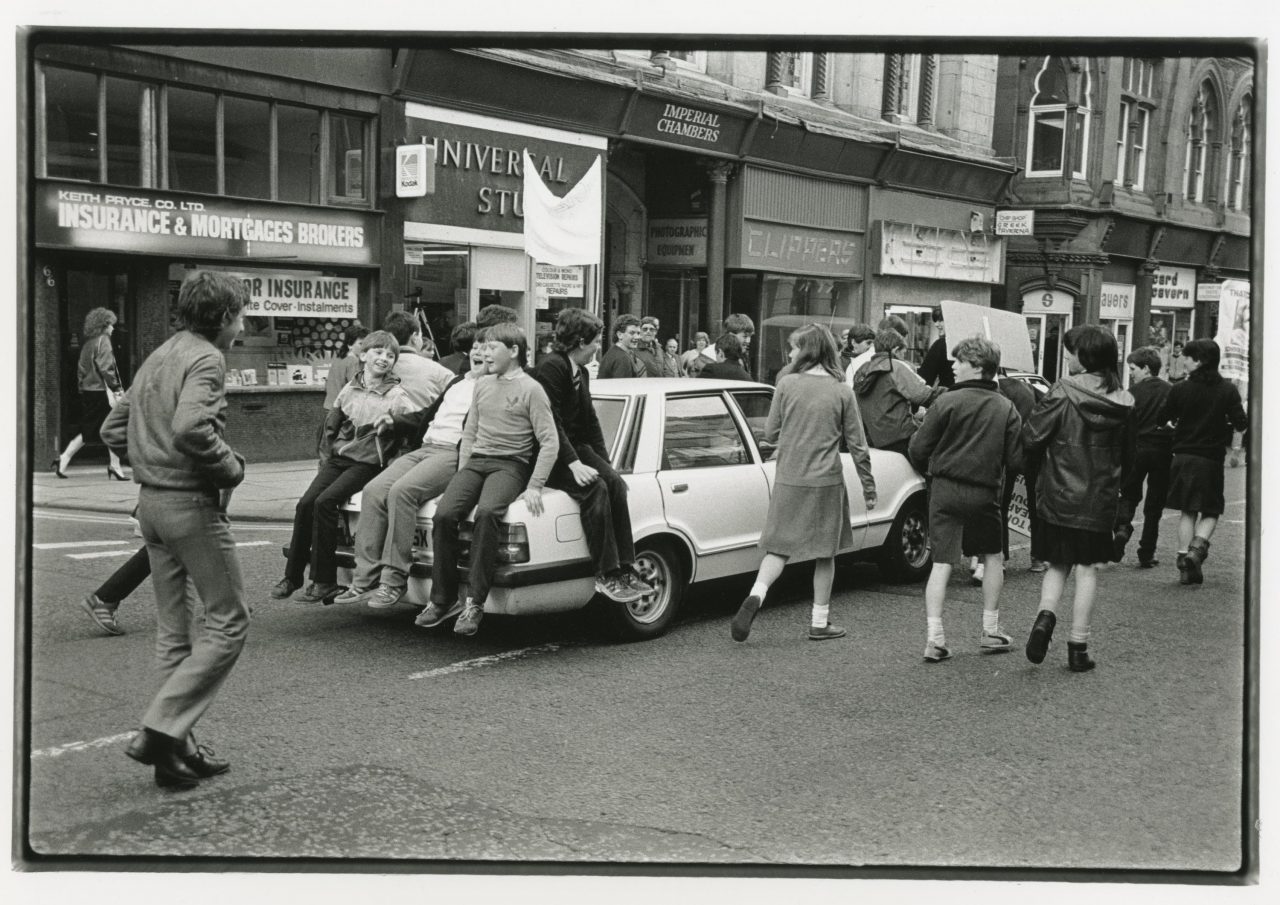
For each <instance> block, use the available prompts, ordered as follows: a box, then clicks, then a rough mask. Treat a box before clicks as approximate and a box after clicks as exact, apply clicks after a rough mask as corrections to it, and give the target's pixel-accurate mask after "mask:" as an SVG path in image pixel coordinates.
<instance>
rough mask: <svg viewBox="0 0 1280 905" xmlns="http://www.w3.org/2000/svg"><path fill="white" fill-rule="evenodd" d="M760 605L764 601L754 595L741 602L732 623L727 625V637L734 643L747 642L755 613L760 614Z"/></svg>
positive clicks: (754, 619)
mask: <svg viewBox="0 0 1280 905" xmlns="http://www.w3.org/2000/svg"><path fill="white" fill-rule="evenodd" d="M762 603H764V601H763V600H762V599H761V598H759V597H757V596H756V595H755V594H752V595H751V596H750V597H748V598H747V599H746V600H744V601H742V606H740V607H738V612H737V613H736V614H734V617H733V621H732V622H731V623H729V636H730V637H731V638H733V640H734V641H746V640H747V636H748V635H750V634H751V623H753V622H755V621H756V613H758V612H760V605H761V604H762Z"/></svg>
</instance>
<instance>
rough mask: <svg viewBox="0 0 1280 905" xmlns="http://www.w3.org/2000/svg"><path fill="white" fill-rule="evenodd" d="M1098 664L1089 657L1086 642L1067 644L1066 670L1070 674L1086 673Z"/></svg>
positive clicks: (1070, 642)
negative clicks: (1068, 670) (1070, 672)
mask: <svg viewBox="0 0 1280 905" xmlns="http://www.w3.org/2000/svg"><path fill="white" fill-rule="evenodd" d="M1097 665H1098V664H1097V663H1095V662H1094V660H1093V657H1090V656H1089V643H1088V642H1087V641H1068V642H1067V668H1068V669H1070V670H1071V671H1072V672H1088V671H1089V670H1091V669H1093V668H1094V667H1095V666H1097Z"/></svg>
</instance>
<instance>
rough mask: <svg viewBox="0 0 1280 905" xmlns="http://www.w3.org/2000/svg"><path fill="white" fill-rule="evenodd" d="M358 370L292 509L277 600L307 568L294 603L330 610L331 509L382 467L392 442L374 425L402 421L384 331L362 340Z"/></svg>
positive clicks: (333, 580) (334, 514)
mask: <svg viewBox="0 0 1280 905" xmlns="http://www.w3.org/2000/svg"><path fill="white" fill-rule="evenodd" d="M362 354H363V355H364V368H363V370H361V371H360V372H358V373H357V374H356V376H355V377H353V378H352V379H351V382H350V383H349V384H347V385H346V386H345V387H343V388H342V391H341V392H340V393H338V398H337V399H335V400H334V403H333V408H332V409H330V410H329V415H328V417H327V418H325V423H324V436H323V438H322V439H321V441H320V468H319V470H318V471H317V472H316V476H315V479H314V480H312V482H311V486H310V487H308V488H307V489H306V491H305V492H304V493H303V494H302V498H301V499H299V500H298V505H297V507H296V509H295V510H294V518H293V537H292V539H291V540H290V541H289V559H288V562H287V563H286V565H285V573H284V578H282V579H280V581H279V582H277V583H276V586H275V587H274V588H272V589H271V596H272V597H273V598H275V599H276V600H283V599H284V598H286V597H289V596H290V595H292V594H293V592H294V591H296V590H298V588H300V587H302V573H303V570H304V569H305V568H306V567H307V563H308V561H309V562H310V563H311V584H310V585H308V586H307V588H306V590H305V591H303V592H302V593H301V594H300V595H298V597H297V601H298V602H299V603H331V602H332V601H333V598H334V597H335V596H337V594H338V592H339V591H341V590H342V589H341V588H340V587H338V565H337V561H336V560H335V559H334V553H335V551H336V550H337V546H338V509H339V507H341V506H342V504H343V502H344V501H346V499H347V498H348V497H350V496H351V495H352V494H353V493H355V492H356V491H357V490H360V489H361V488H362V487H364V485H365V484H368V483H369V481H371V480H372V479H373V478H374V477H375V476H376V475H377V474H378V472H380V471H382V469H383V468H384V467H386V464H387V462H388V461H389V460H390V459H391V457H392V455H393V454H394V452H395V449H394V446H395V445H396V441H395V440H394V439H388V438H390V437H391V436H392V435H391V434H388V435H387V438H384V437H383V436H382V435H381V433H380V428H379V426H378V425H376V424H375V423H374V422H376V421H377V420H378V418H379V417H380V416H382V415H384V414H387V415H392V416H393V417H394V416H395V415H402V414H406V413H408V412H409V411H410V409H411V408H412V405H413V404H412V403H411V402H410V401H409V395H408V393H406V392H405V391H404V389H403V388H401V386H400V378H399V377H396V376H395V375H394V374H392V373H391V369H392V368H393V367H395V364H396V360H397V359H398V358H399V357H400V344H399V343H398V342H396V338H395V337H394V336H392V335H391V334H390V333H388V332H386V331H385V330H377V331H375V332H373V333H370V334H369V335H368V336H366V337H365V338H364V343H363V345H362Z"/></svg>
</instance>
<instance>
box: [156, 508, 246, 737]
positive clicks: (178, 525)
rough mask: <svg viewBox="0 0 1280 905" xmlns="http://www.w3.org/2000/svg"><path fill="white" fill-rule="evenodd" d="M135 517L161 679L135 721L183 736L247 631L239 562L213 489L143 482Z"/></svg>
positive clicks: (209, 699)
mask: <svg viewBox="0 0 1280 905" xmlns="http://www.w3.org/2000/svg"><path fill="white" fill-rule="evenodd" d="M138 522H139V524H140V525H141V528H142V536H143V538H144V539H145V540H146V542H147V554H148V558H149V559H150V560H151V582H152V585H153V586H154V588H155V594H156V660H157V665H158V667H159V672H160V679H161V684H160V690H159V691H158V692H157V693H156V696H155V697H154V698H153V699H152V701H151V705H150V706H149V707H148V708H147V711H146V713H145V714H143V717H142V725H143V726H145V727H147V728H148V729H153V730H155V731H156V732H160V733H163V734H164V735H168V736H172V737H173V738H185V737H186V736H187V734H188V733H190V732H191V728H192V727H193V726H194V725H195V724H196V721H197V720H199V719H200V717H201V716H202V715H203V714H204V712H205V710H207V709H208V707H209V705H210V704H211V703H213V698H214V696H215V695H216V694H217V693H218V689H219V688H221V687H222V683H223V682H224V681H225V680H226V678H227V676H228V674H230V672H231V668H232V667H233V666H235V664H236V660H237V659H239V657H240V650H241V649H242V648H243V647H244V642H245V637H246V636H247V635H248V632H249V610H248V609H247V608H246V606H245V603H244V585H243V582H242V580H241V578H240V563H239V561H238V560H237V558H236V545H235V541H234V540H233V539H232V537H231V526H230V523H229V522H228V520H227V514H226V513H225V512H223V511H221V510H220V509H219V507H218V498H217V495H216V494H215V493H202V492H200V491H197V490H166V489H162V488H158V487H148V486H146V485H143V487H142V488H141V489H140V490H139V492H138ZM193 591H194V593H193Z"/></svg>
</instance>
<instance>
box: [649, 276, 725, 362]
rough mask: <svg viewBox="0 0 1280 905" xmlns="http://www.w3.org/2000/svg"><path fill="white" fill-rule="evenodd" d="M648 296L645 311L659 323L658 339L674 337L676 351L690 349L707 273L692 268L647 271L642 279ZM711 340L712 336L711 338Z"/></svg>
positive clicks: (705, 291) (695, 331)
mask: <svg viewBox="0 0 1280 905" xmlns="http://www.w3.org/2000/svg"><path fill="white" fill-rule="evenodd" d="M645 282H646V284H647V285H648V289H649V297H648V299H647V300H646V302H645V308H644V310H645V313H646V314H649V315H652V316H653V317H656V318H657V319H658V321H659V322H660V326H659V329H658V338H659V339H661V340H663V341H665V340H667V339H670V338H671V337H673V336H674V337H675V338H676V340H677V342H679V344H680V351H681V352H685V351H687V350H689V349H692V348H693V334H695V333H697V332H698V330H699V327H698V320H699V317H700V312H701V310H702V305H703V300H704V299H705V298H706V293H707V275H706V273H705V272H702V271H696V270H656V271H650V272H649V275H648V279H647V280H646V281H645ZM711 339H712V342H714V341H715V336H714V335H712V337H711Z"/></svg>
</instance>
